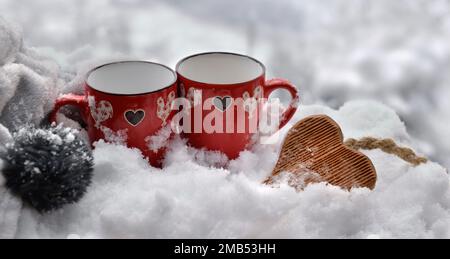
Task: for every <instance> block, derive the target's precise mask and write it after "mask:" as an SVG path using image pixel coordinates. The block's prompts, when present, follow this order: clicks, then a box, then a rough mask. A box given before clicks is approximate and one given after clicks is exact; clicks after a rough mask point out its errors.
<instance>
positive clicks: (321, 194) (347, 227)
mask: <svg viewBox="0 0 450 259" xmlns="http://www.w3.org/2000/svg"><path fill="white" fill-rule="evenodd" d="M322 113H323V114H327V115H329V116H331V117H332V118H334V119H335V120H336V121H337V122H338V123H339V124H340V125H341V126H342V128H343V131H344V134H345V137H360V136H366V135H367V136H376V137H392V138H395V139H396V141H398V142H399V143H402V144H405V145H408V146H411V145H412V146H413V142H410V139H409V136H408V134H407V133H406V129H405V127H404V125H403V123H402V122H401V121H400V119H399V118H398V116H397V115H396V114H395V112H394V111H393V110H391V109H390V108H387V107H386V106H384V105H382V104H380V103H376V102H368V101H357V102H351V103H347V104H346V105H344V106H343V107H341V108H340V109H339V110H332V109H329V108H326V107H323V106H303V107H301V108H300V111H299V112H298V113H297V114H296V116H295V118H294V119H293V121H292V123H293V122H295V121H297V120H299V119H301V118H304V117H305V116H307V115H311V114H322ZM292 123H291V124H290V125H289V126H291V125H292ZM289 126H287V127H286V128H285V129H284V130H283V134H282V135H284V134H285V133H286V131H287V129H288V128H289ZM280 141H281V138H280ZM279 147H280V142H278V143H277V144H274V145H270V146H269V145H257V146H255V147H254V148H253V149H252V150H250V151H244V152H242V153H241V155H240V157H239V158H238V159H236V160H234V161H229V163H228V165H227V167H226V168H215V167H212V166H207V165H205V161H197V159H196V154H195V152H193V149H192V148H190V147H188V146H187V145H186V144H185V142H184V141H183V140H181V139H179V138H175V140H174V141H173V142H172V143H171V147H170V151H169V153H168V155H167V157H166V159H165V162H164V169H162V170H161V169H156V168H153V167H151V166H149V165H148V163H147V162H146V161H145V160H144V159H143V158H142V157H141V153H140V152H139V151H138V150H133V149H128V148H126V147H124V146H120V145H115V144H107V143H104V142H99V143H98V144H97V146H96V149H95V151H94V156H95V171H94V179H93V184H92V186H91V187H90V188H89V190H88V193H87V195H86V196H85V197H84V198H83V199H82V201H81V202H79V203H78V204H75V205H70V206H67V207H65V208H64V209H62V210H60V211H57V212H54V213H51V214H44V215H40V214H38V213H36V212H35V211H33V210H31V209H28V208H24V209H23V210H22V213H21V217H20V221H19V224H18V231H17V233H16V237H22V238H49V237H58V238H70V237H74V236H77V237H81V238H105V237H116V238H144V237H146V238H311V237H314V238H373V237H379V238H417V237H421V238H444V237H447V238H448V237H450V181H449V176H448V174H447V172H446V170H445V169H444V168H443V167H441V166H440V165H438V164H436V163H432V162H429V163H427V164H425V165H421V166H419V167H412V166H410V165H409V164H407V163H405V162H403V161H402V160H400V159H398V158H396V157H394V156H391V155H388V154H385V153H383V152H381V151H370V152H366V154H367V155H368V156H369V157H370V158H371V159H372V161H373V163H374V165H375V167H376V169H377V171H378V183H377V186H376V188H375V190H373V191H370V190H368V189H364V188H357V189H353V190H351V191H350V192H349V191H345V190H342V189H340V188H338V187H335V186H330V185H326V184H323V183H321V184H313V185H310V186H308V187H307V188H306V189H305V190H304V191H302V192H296V191H295V190H294V189H293V188H292V187H289V186H288V185H287V184H285V183H283V184H281V185H280V186H279V187H275V188H274V187H269V186H265V185H263V184H261V182H262V181H263V180H264V179H265V177H267V175H268V174H269V173H270V171H271V169H272V167H273V166H274V164H275V162H276V158H277V151H278V149H279ZM196 152H202V151H198V150H196ZM207 162H209V163H211V164H214V163H216V162H217V161H214V159H210V160H209V161H208V160H207Z"/></svg>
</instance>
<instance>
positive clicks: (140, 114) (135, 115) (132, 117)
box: [124, 110, 145, 126]
mask: <svg viewBox="0 0 450 259" xmlns="http://www.w3.org/2000/svg"><path fill="white" fill-rule="evenodd" d="M124 115H125V119H126V120H127V122H128V123H130V124H131V125H132V126H137V125H138V124H139V123H141V122H142V121H143V120H144V117H145V112H144V110H128V111H126V112H125V114H124Z"/></svg>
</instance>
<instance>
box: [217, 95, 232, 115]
mask: <svg viewBox="0 0 450 259" xmlns="http://www.w3.org/2000/svg"><path fill="white" fill-rule="evenodd" d="M213 103H214V106H216V108H217V109H218V110H219V111H221V112H224V111H226V110H227V109H228V107H230V105H231V96H223V97H220V96H216V97H214V100H213Z"/></svg>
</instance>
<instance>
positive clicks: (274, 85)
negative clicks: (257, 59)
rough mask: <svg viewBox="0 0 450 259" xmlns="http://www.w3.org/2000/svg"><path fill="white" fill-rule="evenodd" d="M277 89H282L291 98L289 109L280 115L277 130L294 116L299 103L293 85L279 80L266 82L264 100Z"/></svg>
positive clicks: (296, 91) (298, 96)
mask: <svg viewBox="0 0 450 259" xmlns="http://www.w3.org/2000/svg"><path fill="white" fill-rule="evenodd" d="M278 89H284V90H286V91H288V92H289V94H290V95H291V97H292V99H291V103H290V104H289V107H288V108H287V109H286V110H285V111H284V112H283V114H282V115H281V121H280V125H279V127H278V129H281V128H283V127H284V126H285V125H286V124H287V123H288V121H289V120H290V119H291V118H292V116H294V114H295V112H296V111H297V108H298V104H299V102H300V95H299V92H298V90H297V88H296V87H295V85H293V84H291V83H290V82H289V81H287V80H285V79H281V78H274V79H271V80H268V81H266V84H265V86H264V98H266V99H268V98H269V96H270V94H271V93H272V92H273V91H275V90H278Z"/></svg>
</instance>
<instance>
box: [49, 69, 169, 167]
mask: <svg viewBox="0 0 450 259" xmlns="http://www.w3.org/2000/svg"><path fill="white" fill-rule="evenodd" d="M176 81H177V76H176V73H175V72H174V71H173V70H171V69H170V68H168V67H166V66H164V65H161V64H157V63H152V62H146V61H123V62H115V63H109V64H105V65H102V66H99V67H97V68H94V69H93V70H91V71H90V72H89V73H88V75H87V79H86V80H85V94H84V95H74V94H67V95H63V96H61V97H60V98H58V99H57V101H56V104H55V108H54V110H53V111H52V113H51V114H50V120H51V121H56V117H57V116H56V115H57V112H58V110H59V109H60V108H61V107H63V106H65V105H74V106H77V107H78V108H79V109H80V110H81V115H82V117H83V120H84V121H85V123H86V125H87V131H88V134H89V139H90V141H91V143H94V142H95V141H98V140H100V139H104V140H105V141H107V142H114V143H120V144H125V145H127V146H128V147H135V148H138V149H140V150H141V151H142V153H143V155H144V156H146V157H147V158H148V159H149V161H150V164H152V165H153V166H158V167H160V166H161V160H162V158H163V156H164V154H165V142H166V141H164V139H165V140H167V139H169V138H170V135H171V131H170V129H169V130H165V128H166V126H167V127H168V125H169V123H170V120H171V118H172V117H173V113H174V112H172V110H171V104H172V102H173V100H174V99H175V98H176V95H177V84H176Z"/></svg>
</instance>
